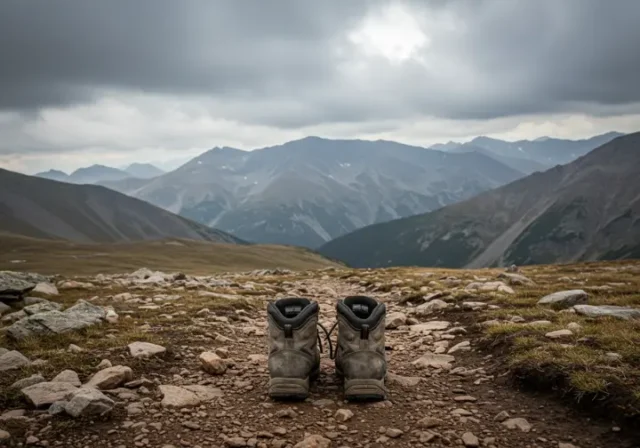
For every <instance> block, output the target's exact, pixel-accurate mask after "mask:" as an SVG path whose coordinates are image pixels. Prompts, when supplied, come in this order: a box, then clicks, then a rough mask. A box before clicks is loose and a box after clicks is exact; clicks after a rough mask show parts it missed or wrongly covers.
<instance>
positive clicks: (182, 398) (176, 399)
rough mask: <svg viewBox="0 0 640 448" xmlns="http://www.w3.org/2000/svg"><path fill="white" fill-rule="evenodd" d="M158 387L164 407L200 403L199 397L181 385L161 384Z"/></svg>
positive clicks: (188, 405)
mask: <svg viewBox="0 0 640 448" xmlns="http://www.w3.org/2000/svg"><path fill="white" fill-rule="evenodd" d="M158 389H159V390H160V393H161V394H162V397H163V398H162V402H161V404H162V406H164V407H172V408H184V407H190V406H198V405H199V404H200V399H199V398H198V396H197V395H196V394H195V393H194V392H191V391H190V390H187V389H183V388H182V387H178V386H171V385H163V386H159V387H158Z"/></svg>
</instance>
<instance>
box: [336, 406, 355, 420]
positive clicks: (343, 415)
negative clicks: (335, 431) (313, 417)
mask: <svg viewBox="0 0 640 448" xmlns="http://www.w3.org/2000/svg"><path fill="white" fill-rule="evenodd" d="M352 417H353V412H351V411H350V410H349V409H338V410H337V411H336V415H335V419H336V421H337V422H340V423H344V422H346V421H348V420H351V418H352Z"/></svg>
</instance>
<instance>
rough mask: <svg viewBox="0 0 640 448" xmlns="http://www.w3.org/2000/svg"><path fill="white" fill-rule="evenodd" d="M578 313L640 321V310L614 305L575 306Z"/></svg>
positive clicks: (588, 315)
mask: <svg viewBox="0 0 640 448" xmlns="http://www.w3.org/2000/svg"><path fill="white" fill-rule="evenodd" d="M573 309H574V310H575V311H576V313H578V314H580V315H582V316H587V317H615V318H617V319H624V320H628V319H640V309H638V308H627V307H623V306H613V305H601V306H593V305H575V306H574V307H573Z"/></svg>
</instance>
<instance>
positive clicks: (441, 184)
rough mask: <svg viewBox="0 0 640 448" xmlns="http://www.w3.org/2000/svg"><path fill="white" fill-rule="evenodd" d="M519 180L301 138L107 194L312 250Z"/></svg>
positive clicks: (229, 151)
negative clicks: (364, 229)
mask: <svg viewBox="0 0 640 448" xmlns="http://www.w3.org/2000/svg"><path fill="white" fill-rule="evenodd" d="M520 177H522V173H520V172H519V171H516V170H514V169H512V168H510V167H508V166H506V165H504V164H502V163H500V162H498V161H496V160H494V159H493V158H491V157H487V156H485V155H483V154H478V153H470V154H447V153H444V152H441V151H434V150H429V149H425V148H419V147H412V146H407V145H402V144H399V143H394V142H388V141H375V142H372V141H360V140H327V139H322V138H317V137H308V138H305V139H302V140H297V141H293V142H289V143H286V144H284V145H279V146H274V147H269V148H264V149H260V150H255V151H251V152H246V151H240V150H237V149H233V148H216V149H213V150H210V151H208V152H206V153H204V154H202V155H201V156H199V157H197V158H195V159H193V160H191V161H190V162H188V163H186V164H185V165H183V166H181V167H180V168H178V169H177V170H175V171H172V172H170V173H167V174H165V175H163V176H160V177H157V178H155V179H152V180H151V181H149V182H147V183H146V184H144V185H140V184H139V183H135V182H133V183H132V182H128V184H129V185H125V184H126V183H127V182H115V183H110V184H108V185H109V186H110V187H111V188H114V189H116V190H119V191H122V192H126V193H127V194H130V195H132V196H134V197H137V198H140V199H143V200H145V201H148V202H151V203H153V204H155V205H157V206H159V207H163V208H165V209H167V210H170V211H172V212H175V213H179V214H180V215H182V216H185V217H187V218H190V219H193V220H196V221H198V222H201V223H204V224H207V225H209V226H215V227H216V228H220V229H222V230H225V231H227V232H230V233H232V234H234V235H236V236H238V237H239V238H242V239H245V240H248V241H253V242H260V243H277V244H294V245H300V246H306V247H318V246H320V245H321V244H323V243H325V242H327V241H329V240H331V239H332V238H335V237H337V236H340V235H343V234H345V233H348V232H351V231H353V230H355V229H357V228H360V227H363V226H366V225H369V224H372V223H376V222H383V221H388V220H391V219H396V218H400V217H405V216H411V215H414V214H417V213H422V212H425V211H429V210H434V209H437V208H440V207H442V206H443V205H447V204H451V203H454V202H457V201H460V200H463V199H466V198H469V197H471V196H474V195H476V194H478V193H480V192H482V191H486V190H488V189H490V188H494V187H497V186H499V185H503V184H505V183H507V182H510V181H512V180H514V179H517V178H520Z"/></svg>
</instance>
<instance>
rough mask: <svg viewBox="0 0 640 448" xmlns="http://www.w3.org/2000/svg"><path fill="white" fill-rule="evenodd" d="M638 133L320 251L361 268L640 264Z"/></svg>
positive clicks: (347, 237) (343, 239) (364, 231)
mask: <svg viewBox="0 0 640 448" xmlns="http://www.w3.org/2000/svg"><path fill="white" fill-rule="evenodd" d="M638 173H640V133H636V134H630V135H627V136H624V137H619V138H616V139H615V140H613V141H611V142H610V143H607V144H605V145H603V146H601V147H599V148H597V149H596V150H594V151H592V152H591V153H589V154H587V155H586V156H583V157H581V158H579V159H577V160H576V161H574V162H572V163H570V164H568V165H564V166H557V167H555V168H552V169H550V170H548V171H546V172H544V173H535V174H532V175H531V176H528V177H526V178H524V179H520V180H518V181H515V182H513V183H511V184H509V185H506V186H503V187H501V188H498V189H495V190H493V191H489V192H486V193H483V194H480V195H478V196H477V197H474V198H472V199H470V200H468V201H464V202H461V203H458V204H454V205H451V206H448V207H444V208H442V209H440V210H437V211H435V212H432V213H427V214H423V215H419V216H414V217H411V218H407V219H400V220H395V221H392V222H389V223H384V224H378V225H374V226H370V227H366V228H364V229H361V230H358V231H356V232H353V233H351V234H349V235H345V236H343V237H341V238H338V239H336V240H334V241H331V242H330V243H328V244H326V245H324V246H323V247H321V248H320V252H321V253H322V254H323V255H327V256H329V257H332V258H336V259H340V260H342V261H345V262H347V263H349V264H351V265H353V266H359V267H365V266H366V267H369V266H372V267H378V266H390V265H422V266H447V267H460V266H467V267H484V266H494V265H508V264H511V263H515V264H533V263H556V262H568V261H575V260H594V259H617V258H628V257H640V176H639V175H638Z"/></svg>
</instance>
